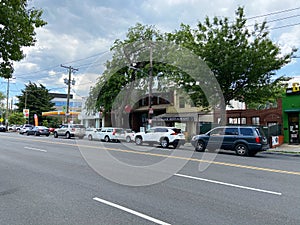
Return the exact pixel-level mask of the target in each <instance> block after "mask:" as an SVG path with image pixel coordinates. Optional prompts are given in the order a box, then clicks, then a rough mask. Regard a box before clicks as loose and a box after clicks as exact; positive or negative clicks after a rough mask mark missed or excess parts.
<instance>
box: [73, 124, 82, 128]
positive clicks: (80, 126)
mask: <svg viewBox="0 0 300 225" xmlns="http://www.w3.org/2000/svg"><path fill="white" fill-rule="evenodd" d="M73 127H74V128H84V126H83V125H81V124H76V125H73Z"/></svg>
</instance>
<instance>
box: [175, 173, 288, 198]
mask: <svg viewBox="0 0 300 225" xmlns="http://www.w3.org/2000/svg"><path fill="white" fill-rule="evenodd" d="M175 176H178V177H184V178H189V179H194V180H200V181H205V182H209V183H214V184H220V185H225V186H230V187H235V188H241V189H246V190H251V191H258V192H263V193H268V194H273V195H282V193H280V192H275V191H268V190H264V189H258V188H252V187H247V186H241V185H237V184H230V183H225V182H221V181H216V180H209V179H205V178H200V177H192V176H188V175H184V174H179V173H177V174H175Z"/></svg>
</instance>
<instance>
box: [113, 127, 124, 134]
mask: <svg viewBox="0 0 300 225" xmlns="http://www.w3.org/2000/svg"><path fill="white" fill-rule="evenodd" d="M115 132H116V133H118V134H124V133H125V131H124V130H123V129H121V128H117V129H115Z"/></svg>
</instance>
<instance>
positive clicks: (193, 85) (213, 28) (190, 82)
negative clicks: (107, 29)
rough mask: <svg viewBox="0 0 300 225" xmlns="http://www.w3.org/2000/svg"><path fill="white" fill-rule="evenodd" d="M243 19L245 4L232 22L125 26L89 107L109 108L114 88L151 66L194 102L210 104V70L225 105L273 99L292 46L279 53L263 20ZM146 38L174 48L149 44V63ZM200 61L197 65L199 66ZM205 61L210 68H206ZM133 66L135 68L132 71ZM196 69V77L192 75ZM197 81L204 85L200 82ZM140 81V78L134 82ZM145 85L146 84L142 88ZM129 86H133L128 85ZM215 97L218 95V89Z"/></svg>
mask: <svg viewBox="0 0 300 225" xmlns="http://www.w3.org/2000/svg"><path fill="white" fill-rule="evenodd" d="M246 22H247V20H246V18H245V15H244V9H243V8H238V9H237V11H236V19H235V21H233V22H230V21H229V19H228V18H218V17H215V18H213V19H212V20H211V19H209V18H208V17H207V18H206V20H205V21H204V22H203V23H201V22H199V24H198V26H197V28H194V29H192V28H191V27H190V26H189V25H184V24H182V25H181V28H180V30H178V31H175V32H172V33H166V34H161V32H159V31H158V30H156V29H155V27H153V26H144V25H141V24H137V25H136V26H135V27H132V28H130V29H129V31H128V34H127V36H126V39H125V40H123V41H120V40H116V41H115V43H114V45H113V47H112V50H113V51H114V52H113V58H112V60H111V61H109V62H107V63H106V70H105V71H104V73H103V75H102V76H101V77H99V80H98V82H97V84H96V85H95V86H94V87H93V88H92V89H91V92H90V97H89V99H88V101H87V103H88V104H87V106H88V108H90V109H91V108H92V109H95V110H96V111H99V110H100V109H101V108H104V109H105V110H106V111H110V110H111V109H112V104H113V102H115V101H116V98H117V96H118V93H120V91H121V90H123V89H126V88H128V84H132V83H133V81H138V80H141V79H146V77H147V76H148V75H149V71H152V74H153V76H155V75H157V74H159V73H161V72H162V73H163V74H164V78H165V80H166V81H167V82H169V84H168V85H166V86H170V83H172V85H174V86H176V85H177V86H178V87H180V88H183V90H184V91H185V93H189V94H190V97H191V99H192V101H193V104H194V105H196V106H205V107H207V106H210V101H208V98H211V97H212V98H214V96H209V95H207V93H209V91H208V90H203V89H204V88H208V89H212V90H213V89H216V90H217V88H215V87H216V86H213V85H215V84H214V83H216V82H215V80H213V79H212V80H210V78H209V76H207V74H206V73H209V74H210V72H212V75H214V76H215V77H216V81H217V82H218V85H219V86H220V88H221V91H222V92H223V96H224V102H225V104H227V105H228V104H229V102H230V100H233V99H235V100H240V101H243V102H246V103H252V102H256V103H259V102H263V103H265V102H266V101H268V100H274V98H276V97H278V96H279V95H280V94H282V89H281V88H280V81H281V80H282V79H283V78H282V77H280V78H277V79H273V77H274V75H275V74H276V71H277V70H279V69H280V68H281V67H283V66H284V65H286V64H287V63H289V62H290V60H291V57H292V56H293V53H294V52H295V49H294V50H292V51H291V52H290V53H289V54H286V55H284V54H282V53H281V49H280V46H278V45H276V44H275V43H273V42H272V40H271V39H270V37H269V32H268V28H267V25H266V22H263V23H262V24H255V25H254V27H253V28H250V27H248V26H247V25H246ZM148 41H150V44H151V43H152V44H153V42H154V45H155V43H158V45H159V42H160V41H164V42H168V43H174V44H175V45H174V51H170V49H167V48H166V49H164V47H165V46H163V47H162V48H161V49H157V48H156V50H155V49H154V48H153V51H155V52H153V55H155V57H156V59H158V60H157V61H155V60H153V63H152V67H151V68H150V61H149V46H147V44H149V42H148ZM147 47H148V48H147ZM144 50H145V51H144ZM186 50H189V52H192V53H193V54H194V55H195V56H197V57H198V58H201V59H202V60H203V61H202V62H203V65H201V63H202V62H201V61H200V60H199V61H197V60H194V61H191V60H190V59H191V58H192V57H185V55H189V54H188V52H187V51H186ZM181 52H183V53H181ZM186 53H187V54H186ZM147 58H148V60H147ZM160 58H163V59H166V61H168V60H170V59H173V61H172V62H171V63H169V64H168V63H160V62H164V61H163V60H161V61H160V60H159V59H160ZM141 59H142V60H141ZM143 59H146V60H143ZM199 62H200V65H197V63H198V64H199ZM204 64H206V65H207V66H208V67H207V68H210V70H211V71H207V70H206V65H204ZM132 66H134V67H135V68H136V69H134V70H132V68H133V67H132ZM196 67H198V68H196ZM116 68H117V69H116ZM182 68H184V69H186V70H185V71H183V70H182ZM202 69H203V70H202ZM199 71H200V72H201V73H199V76H200V77H199V78H198V79H194V78H195V74H196V73H198V72H199ZM189 72H190V73H189ZM193 73H194V74H193ZM191 74H192V75H194V76H191ZM200 74H201V75H200ZM205 74H206V75H205ZM199 81H200V82H202V84H200V85H199ZM141 83H143V82H138V85H140V84H141ZM138 85H136V86H135V90H136V89H137V86H138ZM148 85H149V83H148ZM147 88H148V86H147V84H146V85H144V86H143V87H141V90H142V89H144V90H145V89H147ZM129 89H130V90H133V89H132V88H131V87H129ZM212 90H211V91H212ZM124 93H125V95H124ZM210 93H212V92H210ZM211 95H213V93H212V94H211ZM124 96H129V95H126V92H123V96H122V97H123V98H122V99H123V100H124V99H126V97H125V98H124ZM215 97H217V98H218V97H219V93H217V94H216V96H215ZM122 103H124V104H127V101H122V102H120V106H121V107H120V108H123V105H122ZM222 108H224V107H223V106H222Z"/></svg>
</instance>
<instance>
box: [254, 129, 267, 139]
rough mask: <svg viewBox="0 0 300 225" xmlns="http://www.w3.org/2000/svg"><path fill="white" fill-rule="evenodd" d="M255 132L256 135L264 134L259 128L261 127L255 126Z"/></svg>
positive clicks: (262, 135) (263, 135)
mask: <svg viewBox="0 0 300 225" xmlns="http://www.w3.org/2000/svg"><path fill="white" fill-rule="evenodd" d="M255 132H256V134H257V135H258V136H261V137H265V136H266V135H265V133H264V131H263V129H261V128H255Z"/></svg>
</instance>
